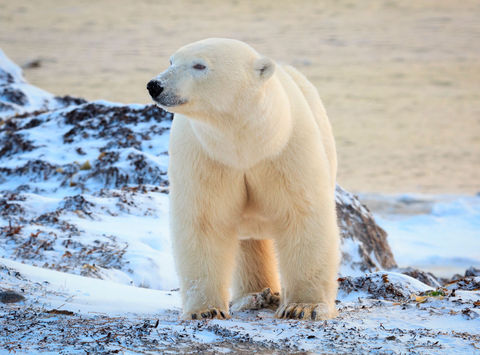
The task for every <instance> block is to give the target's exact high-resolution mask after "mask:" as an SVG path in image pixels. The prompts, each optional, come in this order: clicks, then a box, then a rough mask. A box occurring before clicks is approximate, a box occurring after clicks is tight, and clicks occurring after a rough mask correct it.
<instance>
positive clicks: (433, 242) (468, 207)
mask: <svg viewBox="0 0 480 355" xmlns="http://www.w3.org/2000/svg"><path fill="white" fill-rule="evenodd" d="M361 199H362V196H361ZM365 200H367V201H369V202H372V205H376V206H377V209H376V210H374V215H375V220H376V221H377V223H378V224H379V225H380V226H381V227H382V228H384V229H385V230H386V231H387V233H388V241H389V243H390V246H391V248H392V251H393V254H394V255H395V259H396V261H397V263H398V265H399V267H408V266H410V267H415V268H418V269H421V270H425V271H429V272H432V273H433V274H435V275H436V276H438V277H445V278H451V277H452V276H453V275H454V274H461V275H463V273H464V271H465V269H467V268H468V267H470V266H475V267H477V268H480V195H477V196H415V195H402V196H371V195H370V196H366V197H365Z"/></svg>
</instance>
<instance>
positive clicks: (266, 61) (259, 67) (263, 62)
mask: <svg viewBox="0 0 480 355" xmlns="http://www.w3.org/2000/svg"><path fill="white" fill-rule="evenodd" d="M253 68H254V69H255V72H256V73H257V75H258V77H259V78H260V79H262V80H267V79H269V78H270V77H271V76H272V75H273V73H274V72H275V63H274V62H273V60H271V59H270V58H267V57H261V58H258V59H257V60H256V61H255V64H254V66H253Z"/></svg>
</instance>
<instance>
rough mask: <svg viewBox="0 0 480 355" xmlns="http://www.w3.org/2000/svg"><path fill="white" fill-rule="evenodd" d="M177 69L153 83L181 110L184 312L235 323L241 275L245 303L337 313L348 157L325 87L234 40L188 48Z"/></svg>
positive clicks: (176, 212)
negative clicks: (339, 186) (340, 146)
mask: <svg viewBox="0 0 480 355" xmlns="http://www.w3.org/2000/svg"><path fill="white" fill-rule="evenodd" d="M170 64H171V65H170V67H169V68H168V69H167V70H165V71H164V72H163V73H161V74H159V75H158V76H156V77H155V78H154V79H152V80H151V81H150V82H149V83H148V85H147V89H148V91H149V93H150V95H151V96H152V98H153V100H154V101H155V102H156V103H157V104H158V105H159V106H160V107H162V108H164V109H165V110H168V111H170V112H173V113H175V118H174V120H173V123H172V127H171V134H170V147H169V154H170V165H169V172H168V173H169V177H170V184H171V185H170V224H171V226H170V227H171V235H172V245H173V251H174V257H175V262H176V268H177V272H178V275H179V279H180V289H181V294H182V302H183V314H182V318H183V319H201V318H223V319H225V318H229V317H230V315H229V290H230V286H231V281H232V276H233V285H232V286H233V287H232V290H233V307H235V309H246V308H258V307H263V306H272V307H275V306H278V308H277V311H276V313H275V316H276V317H277V318H290V319H311V320H323V319H328V318H332V317H334V316H335V315H336V309H335V298H336V294H337V270H338V265H339V255H340V253H339V232H338V227H337V219H336V211H335V199H334V189H335V177H336V166H337V161H336V153H335V144H334V140H333V135H332V130H331V126H330V123H329V121H328V118H327V115H326V112H325V109H324V107H323V105H322V102H321V101H320V97H319V95H318V92H317V90H316V89H315V87H314V86H313V85H312V84H311V83H310V82H309V81H308V80H307V79H306V78H305V77H304V76H303V75H302V74H300V73H299V72H298V71H297V70H296V69H294V68H293V67H291V66H283V65H279V64H276V63H275V62H274V61H272V60H271V59H269V58H267V57H264V56H262V55H260V54H259V53H257V52H256V51H255V50H254V49H253V48H252V47H250V46H249V45H247V44H245V43H243V42H240V41H237V40H232V39H220V38H210V39H206V40H202V41H199V42H195V43H191V44H189V45H186V46H185V47H182V48H180V49H179V50H178V51H177V52H176V53H175V54H174V55H173V56H172V57H171V58H170ZM277 266H278V267H277ZM278 269H279V270H278ZM279 274H280V277H279ZM280 285H281V286H280ZM279 293H280V296H279Z"/></svg>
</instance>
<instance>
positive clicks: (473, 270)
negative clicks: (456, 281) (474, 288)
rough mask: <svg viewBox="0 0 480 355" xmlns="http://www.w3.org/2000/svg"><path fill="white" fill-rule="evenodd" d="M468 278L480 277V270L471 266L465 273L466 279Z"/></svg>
mask: <svg viewBox="0 0 480 355" xmlns="http://www.w3.org/2000/svg"><path fill="white" fill-rule="evenodd" d="M467 276H480V269H479V268H476V267H474V266H471V267H470V268H469V269H467V270H466V271H465V277H467Z"/></svg>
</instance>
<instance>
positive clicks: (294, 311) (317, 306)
mask: <svg viewBox="0 0 480 355" xmlns="http://www.w3.org/2000/svg"><path fill="white" fill-rule="evenodd" d="M275 318H280V319H300V320H325V319H329V318H331V317H330V312H329V311H328V307H327V305H325V304H324V303H287V304H285V305H282V306H280V308H278V310H277V312H276V313H275Z"/></svg>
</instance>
